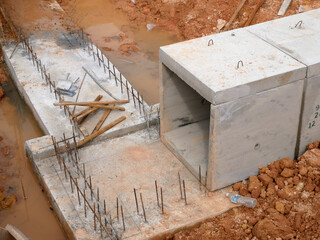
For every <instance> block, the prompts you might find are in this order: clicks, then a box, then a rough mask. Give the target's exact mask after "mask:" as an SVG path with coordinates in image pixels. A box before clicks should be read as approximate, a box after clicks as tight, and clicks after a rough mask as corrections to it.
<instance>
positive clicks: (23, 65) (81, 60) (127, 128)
mask: <svg viewBox="0 0 320 240" xmlns="http://www.w3.org/2000/svg"><path fill="white" fill-rule="evenodd" d="M30 45H31V46H33V50H34V51H35V52H36V53H37V56H38V58H39V59H40V60H41V62H42V64H44V65H45V66H46V69H47V72H48V73H49V74H50V77H51V80H52V81H55V82H56V85H57V84H58V82H59V81H61V80H66V78H67V75H68V73H70V76H69V78H68V79H69V80H71V81H73V82H74V81H76V80H77V79H78V81H77V82H76V83H75V85H76V86H77V87H79V86H80V84H81V81H82V79H83V77H84V74H85V72H84V70H83V69H82V67H85V68H86V69H88V70H89V71H91V72H93V73H94V74H95V75H96V76H97V79H98V80H99V82H100V83H101V84H102V85H103V86H104V87H105V88H106V89H108V91H110V92H111V93H112V94H113V95H114V96H115V97H116V98H118V99H124V100H126V99H128V97H127V91H126V90H125V89H124V91H123V93H121V88H120V86H116V83H115V80H114V78H113V77H112V75H111V78H109V75H108V72H106V73H105V72H104V69H103V67H99V65H98V62H95V61H94V59H93V56H92V54H89V53H88V51H86V50H84V49H83V48H82V47H81V45H80V44H79V42H77V39H76V37H75V35H66V34H63V35H61V36H60V37H59V38H57V37H55V36H50V35H48V36H45V37H42V38H39V37H35V36H33V37H31V38H30ZM13 49H14V46H13V45H11V46H8V47H5V46H3V55H4V58H5V60H6V63H7V64H8V66H9V69H10V72H11V75H12V77H13V80H14V82H15V84H16V86H17V88H18V90H19V92H20V94H21V95H22V97H23V98H24V99H25V101H26V103H27V104H28V106H29V107H30V109H31V110H32V112H33V114H34V116H35V117H36V119H37V121H38V122H39V125H40V126H41V128H42V130H43V131H44V132H45V133H46V134H50V135H54V136H62V133H66V135H67V136H69V135H70V134H71V131H72V127H71V124H70V122H69V119H68V118H67V117H66V116H65V115H64V112H63V108H62V109H61V108H59V107H56V106H53V103H55V102H57V100H56V99H55V96H54V93H53V92H52V93H50V89H49V86H47V85H46V84H45V81H44V80H43V79H42V78H41V73H39V72H37V68H36V66H33V63H32V60H31V59H29V57H28V56H27V53H26V51H25V50H24V49H23V48H22V46H21V44H19V46H18V48H17V49H16V51H15V52H14V54H13V56H12V58H11V59H9V56H10V55H11V53H12V52H13ZM110 66H111V69H112V64H111V63H110ZM116 74H118V78H120V77H119V72H118V71H116ZM123 80H124V81H125V79H124V78H123ZM128 86H129V87H131V85H130V84H129V83H128ZM78 91H79V90H77V91H76V95H74V96H73V97H68V96H64V98H65V100H66V101H75V99H76V96H77V93H78ZM99 94H100V95H103V98H102V101H107V100H113V99H112V98H111V97H110V96H109V95H108V94H107V93H106V92H104V91H103V90H102V89H101V88H100V87H99V86H98V85H97V84H96V83H95V82H94V81H93V80H92V79H91V78H90V76H89V75H87V76H86V78H85V80H84V83H83V86H82V88H81V91H80V95H79V99H78V101H93V100H94V99H95V98H96V97H97V96H98V95H99ZM130 98H131V97H130ZM144 104H145V103H144ZM122 106H123V107H125V109H126V111H119V110H113V111H111V113H110V115H109V116H108V119H107V120H106V121H105V122H104V124H103V126H105V125H107V124H108V123H110V122H111V121H113V120H115V119H117V118H119V117H120V116H126V117H127V119H126V120H125V121H123V122H122V123H120V124H118V125H117V126H115V127H114V128H112V129H111V130H109V131H108V132H106V133H104V134H103V135H102V136H101V137H100V139H102V138H109V137H117V136H122V135H124V134H127V133H130V132H133V131H137V130H140V129H143V128H145V127H146V121H145V118H144V115H143V112H142V111H141V113H142V114H140V113H139V108H138V105H136V107H135V104H134V103H133V101H132V99H131V101H130V103H127V104H123V105H122ZM145 108H146V109H148V106H147V104H145ZM70 109H71V111H72V110H73V106H71V107H70ZM83 109H84V107H80V106H77V107H76V111H75V113H77V112H78V111H81V110H83ZM103 113H104V111H103V110H99V111H98V112H97V114H94V116H92V117H91V116H89V117H88V118H87V119H86V121H85V122H84V123H83V124H82V127H84V128H85V129H86V131H87V133H89V134H90V133H91V132H92V130H93V128H94V127H95V125H96V124H97V122H98V121H99V120H100V118H101V116H102V115H103ZM103 126H102V127H103Z"/></svg>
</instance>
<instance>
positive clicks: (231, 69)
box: [159, 29, 306, 104]
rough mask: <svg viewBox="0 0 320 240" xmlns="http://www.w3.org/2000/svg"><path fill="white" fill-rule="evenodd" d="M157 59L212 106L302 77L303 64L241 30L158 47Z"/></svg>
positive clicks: (303, 73) (303, 74) (303, 72)
mask: <svg viewBox="0 0 320 240" xmlns="http://www.w3.org/2000/svg"><path fill="white" fill-rule="evenodd" d="M208 45H210V46H208ZM159 57H160V61H161V62H162V63H163V64H164V65H166V66H167V67H168V68H169V69H170V70H171V71H173V72H174V73H176V74H177V75H178V76H179V77H180V78H181V79H182V80H183V81H185V82H186V83H187V84H188V85H189V86H190V87H191V88H192V89H194V90H195V91H197V92H198V93H199V94H200V95H201V96H202V97H203V98H205V99H206V100H207V101H209V102H210V103H212V104H220V103H224V102H228V101H232V100H235V99H239V98H241V97H245V96H248V95H253V94H255V93H258V92H261V91H264V90H268V89H271V88H275V87H278V86H281V85H284V84H287V83H289V82H293V81H296V80H299V79H302V78H304V77H305V74H306V68H305V66H304V65H303V64H301V63H299V62H298V61H296V60H294V59H292V58H291V57H289V56H288V55H287V54H285V53H283V52H282V51H280V50H278V49H277V48H275V47H272V46H270V45H269V44H267V43H266V42H265V41H263V40H261V39H260V38H258V37H256V36H255V35H253V34H251V33H249V32H247V31H245V30H243V29H238V30H234V31H230V32H224V33H220V34H216V35H210V36H206V37H202V38H198V39H193V40H189V41H186V42H181V43H177V44H172V45H169V46H165V47H161V48H160V53H159ZM242 65H243V66H242Z"/></svg>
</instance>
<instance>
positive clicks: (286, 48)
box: [248, 9, 320, 155]
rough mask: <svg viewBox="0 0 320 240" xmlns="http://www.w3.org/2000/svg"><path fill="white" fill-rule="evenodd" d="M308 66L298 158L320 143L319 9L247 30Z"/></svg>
mask: <svg viewBox="0 0 320 240" xmlns="http://www.w3.org/2000/svg"><path fill="white" fill-rule="evenodd" d="M248 31H250V32H252V33H253V34H255V35H256V36H258V37H260V38H261V39H263V40H265V41H266V42H268V43H269V44H271V45H273V46H274V47H276V48H278V49H280V50H281V51H283V52H285V53H286V54H288V55H290V56H291V57H292V58H295V59H297V60H298V61H299V62H301V63H303V64H304V65H306V66H307V73H306V77H305V81H304V96H303V104H302V110H301V122H300V128H299V134H298V145H297V146H298V148H297V154H298V155H301V154H303V153H304V151H305V150H306V147H307V145H308V144H309V143H311V142H314V141H317V140H319V139H320V9H316V10H313V11H309V12H306V13H302V14H297V15H293V16H290V17H286V18H282V19H277V20H274V21H270V22H265V23H261V24H258V25H255V26H252V27H250V28H248Z"/></svg>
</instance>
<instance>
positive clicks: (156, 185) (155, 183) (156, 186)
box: [154, 180, 160, 207]
mask: <svg viewBox="0 0 320 240" xmlns="http://www.w3.org/2000/svg"><path fill="white" fill-rule="evenodd" d="M154 185H155V188H156V195H157V204H158V207H160V204H159V194H158V184H157V180H155V181H154Z"/></svg>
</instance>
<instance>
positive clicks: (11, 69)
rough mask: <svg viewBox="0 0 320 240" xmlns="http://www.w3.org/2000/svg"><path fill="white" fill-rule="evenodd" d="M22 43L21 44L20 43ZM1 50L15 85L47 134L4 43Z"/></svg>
mask: <svg viewBox="0 0 320 240" xmlns="http://www.w3.org/2000/svg"><path fill="white" fill-rule="evenodd" d="M19 45H20V44H19ZM1 50H2V56H3V59H4V61H5V63H6V65H7V66H8V69H9V72H10V76H11V78H12V80H13V83H14V85H15V86H16V88H17V89H18V92H19V95H20V96H21V98H22V99H23V100H24V101H25V103H26V104H27V105H28V107H29V108H30V110H31V112H32V114H33V116H34V117H35V119H36V121H37V123H38V124H39V126H40V128H41V130H42V131H43V132H44V133H45V134H49V132H48V129H47V128H46V127H45V124H44V123H43V122H42V120H41V118H40V116H39V114H38V113H37V111H36V110H35V109H34V107H33V104H32V102H31V100H30V98H29V96H28V95H27V94H26V91H25V90H24V88H23V86H22V85H21V83H20V81H19V80H18V77H17V75H16V72H15V70H14V67H13V65H12V63H11V61H10V59H9V57H8V55H7V52H6V51H5V50H4V47H3V45H2V44H1Z"/></svg>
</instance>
